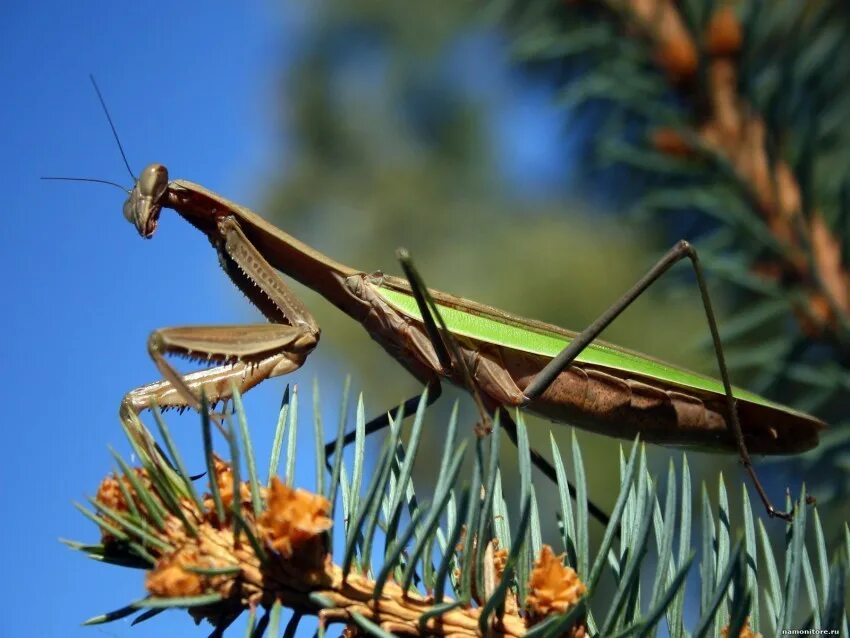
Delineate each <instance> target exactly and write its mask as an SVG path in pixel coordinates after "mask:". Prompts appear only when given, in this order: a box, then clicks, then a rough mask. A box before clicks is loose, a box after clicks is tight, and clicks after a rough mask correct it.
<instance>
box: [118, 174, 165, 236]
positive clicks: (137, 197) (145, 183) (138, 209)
mask: <svg viewBox="0 0 850 638" xmlns="http://www.w3.org/2000/svg"><path fill="white" fill-rule="evenodd" d="M167 188H168V169H167V168H165V166H163V165H162V164H148V165H147V166H145V168H144V170H143V171H142V172H141V174H140V175H139V179H137V180H136V184H135V185H134V186H133V190H131V191H130V196H129V197H128V198H127V201H126V202H124V218H125V219H126V220H127V221H128V222H130V223H131V224H134V225H135V226H136V230H138V231H139V234H140V235H141V236H142V237H144V238H145V239H150V238H151V237H152V236H153V234H154V232H155V231H156V224H157V222H158V221H159V213H160V211H161V210H162V198H163V196H164V195H165V191H166V189H167Z"/></svg>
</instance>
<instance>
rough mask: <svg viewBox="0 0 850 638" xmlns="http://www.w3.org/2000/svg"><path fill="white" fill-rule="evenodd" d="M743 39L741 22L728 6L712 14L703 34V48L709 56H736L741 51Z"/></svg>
mask: <svg viewBox="0 0 850 638" xmlns="http://www.w3.org/2000/svg"><path fill="white" fill-rule="evenodd" d="M743 39H744V36H743V34H742V32H741V21H740V20H739V19H738V16H737V15H735V10H734V9H733V8H732V7H731V6H730V5H728V4H727V5H724V6H722V7H720V8H719V9H718V10H717V11H715V12H714V15H712V16H711V20H710V21H709V23H708V28H707V29H706V34H705V48H706V50H707V51H708V53H709V55H713V56H724V55H736V54H737V53H738V51H740V50H741V43H742V42H743Z"/></svg>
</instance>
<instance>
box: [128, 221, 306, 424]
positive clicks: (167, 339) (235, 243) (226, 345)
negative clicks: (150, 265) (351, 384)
mask: <svg viewBox="0 0 850 638" xmlns="http://www.w3.org/2000/svg"><path fill="white" fill-rule="evenodd" d="M210 240H211V242H212V243H213V245H214V246H215V248H216V250H217V251H218V253H219V260H220V262H221V265H222V267H223V268H224V269H225V271H226V272H227V274H228V275H230V277H231V279H232V280H233V281H234V282H235V283H236V284H237V285H238V286H239V288H240V289H241V290H242V291H243V292H244V293H245V294H246V295H247V296H248V298H249V299H250V300H251V301H252V302H253V303H254V305H256V306H257V307H258V308H259V309H260V311H261V312H262V313H263V314H264V315H266V317H267V318H268V319H269V320H270V321H272V322H273V323H267V324H256V325H232V326H185V327H179V328H164V329H161V330H157V331H155V332H154V333H153V334H151V337H150V339H148V352H149V354H150V356H151V358H152V359H153V361H154V363H156V366H157V368H159V370H160V372H161V373H162V375H163V377H164V380H163V381H159V382H157V383H152V384H149V385H146V386H142V387H140V388H137V389H135V390H132V391H131V392H129V393H127V395H126V396H125V397H124V399H123V401H122V403H121V418H122V420H123V421H124V422H125V424H126V425H128V426H132V421H133V419H132V417H131V413H132V414H133V415H138V413H139V412H141V411H142V410H145V409H147V408H149V407H150V406H151V405H152V404H153V403H155V404H156V405H158V406H160V407H162V408H173V407H176V408H186V407H191V408H194V409H196V410H200V409H201V397H202V396H204V397H206V400H207V401H208V402H209V403H210V404H211V405H215V404H216V403H218V402H219V401H223V400H226V399H228V398H230V396H231V395H232V387H234V386H235V387H236V388H237V389H238V390H239V391H240V392H245V391H247V390H249V389H251V388H252V387H254V386H255V385H257V384H258V383H260V382H261V381H264V380H265V379H268V378H270V377H275V376H279V375H282V374H288V373H290V372H293V371H294V370H297V369H298V368H299V367H300V366H301V364H302V363H303V362H304V360H305V359H306V357H307V355H309V354H310V352H311V351H312V350H313V348H315V346H316V344H317V343H318V340H319V328H318V326H317V325H316V322H315V320H314V319H313V317H312V315H311V314H310V313H309V311H308V310H307V309H306V307H305V306H304V305H303V304H302V303H301V301H300V300H298V298H297V297H295V295H294V294H293V293H292V292H291V291H290V290H289V288H288V287H287V285H286V283H285V282H284V281H283V279H282V278H281V277H280V275H278V273H277V271H276V270H274V268H272V267H271V265H269V263H268V262H267V261H266V260H265V258H264V257H263V256H262V255H261V254H260V252H259V251H258V250H257V249H256V248H255V247H254V246H253V245H252V244H251V242H250V241H248V239H247V238H246V237H245V235H244V233H243V232H242V230H241V228H240V227H239V223H238V222H237V221H236V220H234V219H232V218H224V219H222V220H220V221H219V223H218V234H217V235H215V236H211V237H210ZM166 354H176V355H182V356H185V357H188V358H191V359H197V360H204V361H213V362H217V363H220V364H221V365H218V366H216V367H213V368H210V369H208V370H201V371H198V372H193V373H191V374H188V375H185V376H184V375H181V374H180V373H179V372H177V371H176V370H175V369H174V368H173V367H172V366H171V365H170V364H169V363H168V361H167V360H166V359H165V355H166Z"/></svg>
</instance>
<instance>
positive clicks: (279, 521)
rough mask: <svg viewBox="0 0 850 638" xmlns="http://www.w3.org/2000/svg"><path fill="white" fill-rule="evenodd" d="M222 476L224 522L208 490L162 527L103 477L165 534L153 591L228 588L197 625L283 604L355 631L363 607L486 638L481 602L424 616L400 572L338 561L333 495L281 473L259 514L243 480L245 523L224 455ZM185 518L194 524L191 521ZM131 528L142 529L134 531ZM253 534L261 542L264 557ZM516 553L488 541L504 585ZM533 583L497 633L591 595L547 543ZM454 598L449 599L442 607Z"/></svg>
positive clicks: (408, 627) (579, 633)
mask: <svg viewBox="0 0 850 638" xmlns="http://www.w3.org/2000/svg"><path fill="white" fill-rule="evenodd" d="M215 474H216V482H217V485H218V488H219V493H220V498H221V502H222V504H223V505H224V509H225V512H226V514H225V517H224V520H219V519H218V515H217V514H216V507H215V503H214V501H213V498H212V497H211V496H209V495H207V496H206V497H205V498H204V499H203V502H202V508H200V509H199V508H198V506H197V505H196V504H195V503H194V502H193V501H192V500H190V499H186V498H184V499H182V500H181V501H180V509H181V512H182V515H183V516H182V517H181V516H177V515H175V514H174V513H169V514H168V515H167V516H166V517H165V518H164V525H162V526H161V527H160V528H158V526H157V523H156V518H155V517H152V516H149V513H148V507H149V503H150V502H151V501H150V497H149V500H148V501H147V502H146V501H145V500H144V499H142V498H139V496H138V495H137V494H136V492H135V490H134V489H133V486H132V484H131V483H130V482H129V481H128V480H127V479H125V478H116V477H108V478H106V479H105V480H104V481H103V482H102V483H101V486H100V488H99V489H98V495H97V501H98V502H99V503H100V504H102V505H104V506H105V507H107V508H109V511H111V512H117V513H119V514H122V515H124V514H126V513H128V512H137V513H138V514H139V515H140V516H142V518H143V519H145V529H146V530H147V533H148V534H153V535H155V536H156V538H157V540H158V542H155V543H151V542H150V538H147V539H145V538H144V537H142V538H139V539H138V542H139V543H142V544H143V546H144V549H145V551H146V552H148V554H149V555H151V556H153V557H154V559H155V560H156V564H155V565H154V566H153V568H152V569H151V570H150V571H149V572H148V573H147V576H146V579H145V585H146V588H147V590H148V593H149V594H150V595H152V596H155V597H157V598H161V599H168V598H175V599H180V598H186V597H194V596H202V595H208V594H218V596H219V597H220V599H219V600H218V601H217V602H214V603H210V604H206V605H203V606H198V607H191V608H189V609H188V611H189V613H190V614H191V615H192V617H193V618H194V619H195V621H196V622H200V621H201V620H204V619H206V620H208V621H210V622H211V623H213V624H217V623H218V622H221V621H222V620H223V619H224V620H225V622H227V621H232V620H233V619H234V618H236V617H237V616H238V615H239V614H241V613H242V612H243V611H245V610H248V609H254V608H256V607H258V606H263V607H265V608H269V607H271V605H272V604H273V603H275V602H278V603H280V604H281V605H283V606H285V607H289V608H291V609H293V610H295V611H297V612H299V613H306V614H314V615H317V616H318V617H319V619H320V621H321V622H323V623H325V624H327V623H333V622H339V623H346V624H347V625H349V626H350V631H349V632H348V634H350V635H360V633H362V632H358V631H357V630H356V629H355V627H354V625H353V623H354V616H355V614H359V615H360V616H362V617H364V618H366V619H367V620H369V621H371V622H373V623H375V624H377V625H379V626H380V627H381V628H383V629H384V630H386V631H389V632H391V633H393V634H396V635H408V636H458V637H459V636H479V635H480V633H479V624H478V623H479V619H480V614H481V611H482V606H481V604H480V600H479V604H478V605H477V606H473V605H472V604H464V605H461V606H458V607H457V608H454V609H451V610H449V611H447V612H445V613H443V614H441V615H439V616H437V617H434V618H430V619H428V620H427V621H424V622H421V619H422V617H423V615H424V614H425V613H426V612H429V611H432V610H433V609H434V607H435V604H436V601H435V600H434V599H433V597H431V596H423V595H422V594H420V593H419V592H417V591H406V590H404V589H402V587H401V586H400V585H399V584H397V583H396V582H394V581H393V580H392V579H389V580H387V582H386V583H385V584H384V585H383V587H382V589H381V590H380V592H379V593H377V594H376V590H377V584H376V582H375V580H374V579H372V578H369V577H368V576H367V575H365V574H363V573H360V572H358V571H357V570H351V571H350V572H349V573H348V574H347V575H344V574H343V570H342V568H341V567H340V566H339V565H336V564H334V563H333V560H332V556H331V553H330V551H329V549H328V547H327V544H328V535H327V534H326V532H327V531H328V530H329V529H330V527H331V524H332V522H331V519H330V518H329V512H330V503H329V502H328V501H327V499H325V498H324V497H322V496H319V495H316V494H311V493H310V492H307V491H306V490H300V489H293V488H290V487H288V486H287V485H285V484H283V483H281V482H280V481H279V480H277V479H276V478H275V479H273V480H272V484H271V486H270V487H269V488H265V487H263V488H261V498H262V503H263V507H262V510H261V512H260V513H259V515H258V516H256V515H255V514H254V511H253V506H252V505H251V493H250V487H249V485H248V484H247V483H241V484H240V489H239V492H240V493H239V497H238V498H239V500H238V505H239V508H238V511H240V516H239V517H236V518H238V519H239V521H238V523H234V520H233V518H234V515H233V514H232V511H233V507H234V498H235V495H234V482H233V473H232V468H231V466H230V465H229V464H228V463H226V462H224V461H222V460H220V459H217V458H216V459H215ZM136 476H137V478H138V480H139V481H141V482H142V483H143V484H144V485H145V487H146V488H147V490H149V492H151V493H152V494H153V495H154V498H156V499H157V500H158V501H159V504H160V506H162V507H165V503H166V502H167V501H169V500H170V501H171V502H173V498H170V499H163V498H162V497H161V495H160V493H159V492H158V491H157V482H154V481H149V480H148V479H147V473H146V471H144V470H138V471H137V474H136ZM119 481H121V482H123V485H122V484H121V483H119ZM127 496H129V500H130V501H131V502H128V500H127ZM172 496H173V495H172ZM102 518H103V519H104V523H106V524H108V525H109V526H111V527H112V528H113V529H115V528H120V527H121V522H120V521H119V520H113V519H110V518H109V517H108V516H102ZM147 519H150V520H147ZM183 519H186V520H189V521H191V522H192V525H191V526H189V527H187V526H186V525H185V523H184V522H183ZM155 530H156V531H155ZM124 531H126V532H128V533H130V534H132V530H131V529H129V528H128V529H125V530H124ZM249 534H250V535H253V536H254V538H255V539H257V542H258V544H259V546H260V548H261V552H260V554H258V552H257V545H255V544H254V543H252V542H251V539H250V538H249ZM102 541H103V544H104V545H105V546H107V547H109V546H110V544H112V545H114V546H115V551H120V547H121V543H119V542H118V541H117V540H116V539H115V538H113V537H112V536H111V535H110V534H104V536H103V539H102ZM506 555H507V552H506V551H505V550H504V549H501V550H500V549H498V548H495V545H494V542H491V543H489V544H488V551H487V552H486V554H485V562H487V565H485V566H483V567H479V568H483V569H484V570H485V571H490V572H492V578H491V579H489V581H491V582H494V583H498V581H499V579H500V578H501V577H502V573H503V570H504V568H505V557H506ZM528 590H529V595H528V598H527V600H526V605H525V608H526V611H525V612H522V611H521V610H520V608H521V606H520V605H519V604H518V601H516V600H515V599H514V600H512V601H511V600H507V601H506V604H505V605H504V611H503V613H502V614H501V615H500V616H498V617H495V618H493V619H492V620H491V622H490V628H491V631H490V633H489V635H491V636H494V637H497V638H498V637H505V638H519V637H521V636H524V635H525V634H526V633H527V631H528V629H529V628H530V627H531V626H533V625H534V624H537V623H539V622H541V621H543V620H546V619H547V618H548V617H550V616H551V615H553V614H563V613H565V612H567V611H568V610H569V609H571V608H572V607H573V606H574V605H575V604H577V602H578V601H579V600H580V599H581V597H582V596H583V595H584V594H585V593H586V589H585V586H584V585H583V584H582V583H581V581H580V580H579V578H578V576H577V575H576V573H575V571H573V570H572V569H571V568H569V567H566V566H565V565H564V564H563V555H562V556H555V554H554V553H553V552H552V550H551V549H550V548H549V547H548V546H544V548H543V551H542V552H541V555H540V557H539V558H538V560H537V561H536V563H535V566H534V569H533V570H532V573H531V577H530V582H529V585H528ZM487 595H488V594H485V595H484V596H483V598H486V596H487ZM511 596H512V594H509V598H510V597H511ZM476 598H480V597H478V596H476ZM450 602H452V601H451V600H449V599H444V600H443V601H442V604H445V603H450ZM564 635H565V636H568V637H573V638H582V637H583V636H584V635H585V627H584V624H583V623H582V622H579V623H578V624H577V625H575V626H573V627H572V628H571V629H569V630H568V631H567V632H566V633H565V634H564Z"/></svg>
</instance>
